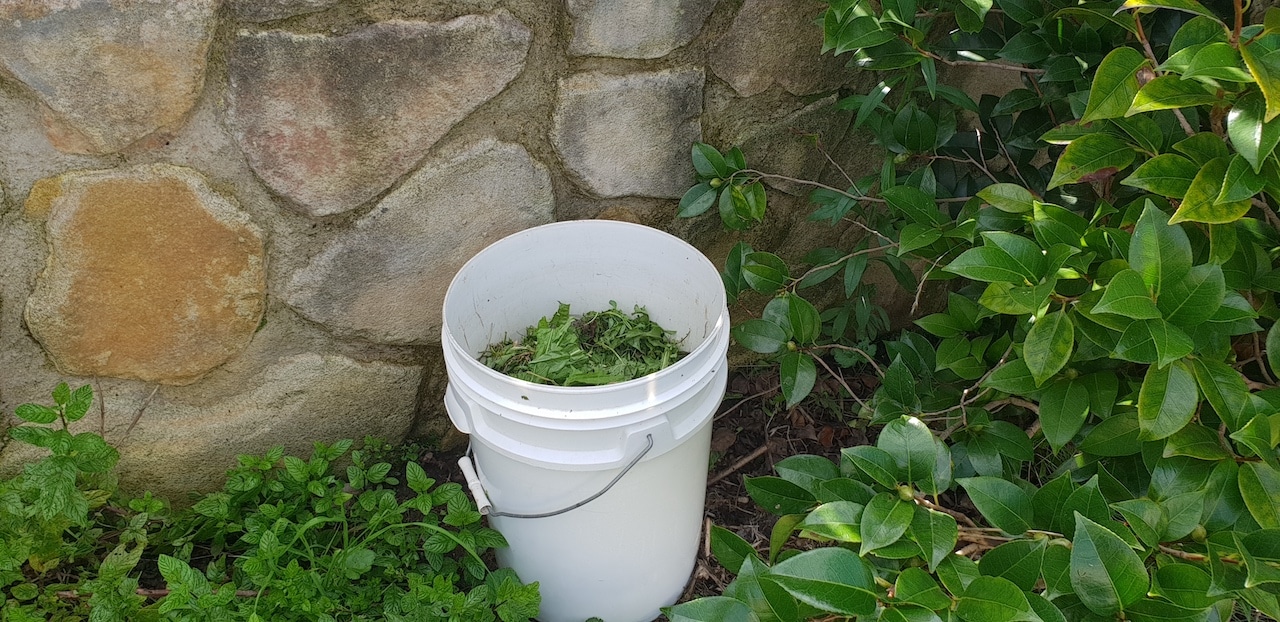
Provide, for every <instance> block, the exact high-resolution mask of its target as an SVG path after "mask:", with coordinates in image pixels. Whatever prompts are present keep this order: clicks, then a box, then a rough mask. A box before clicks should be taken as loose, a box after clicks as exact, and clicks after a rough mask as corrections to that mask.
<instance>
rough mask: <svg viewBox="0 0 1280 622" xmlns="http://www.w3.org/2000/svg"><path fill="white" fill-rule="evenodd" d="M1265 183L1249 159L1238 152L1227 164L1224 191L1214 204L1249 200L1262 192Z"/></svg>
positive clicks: (1223, 182)
mask: <svg viewBox="0 0 1280 622" xmlns="http://www.w3.org/2000/svg"><path fill="white" fill-rule="evenodd" d="M1265 185H1266V180H1265V179H1263V177H1262V176H1261V175H1259V174H1257V173H1255V172H1254V171H1253V169H1252V168H1250V165H1249V161H1248V160H1245V159H1244V157H1242V156H1241V155H1240V154H1236V155H1235V156H1233V157H1232V158H1231V164H1229V165H1228V166H1227V175H1226V177H1225V178H1224V179H1223V180H1222V192H1221V193H1219V194H1218V198H1217V199H1216V200H1214V205H1222V204H1224V203H1233V202H1236V201H1248V200H1249V199H1251V198H1253V195H1255V194H1258V193H1259V192H1261V191H1262V188H1263V186H1265ZM1246 211H1248V210H1246Z"/></svg>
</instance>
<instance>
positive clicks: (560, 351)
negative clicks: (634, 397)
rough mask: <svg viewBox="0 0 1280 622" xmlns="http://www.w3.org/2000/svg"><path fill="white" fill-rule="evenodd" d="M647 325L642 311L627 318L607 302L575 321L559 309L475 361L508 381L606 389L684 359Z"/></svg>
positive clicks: (667, 336)
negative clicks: (607, 304) (601, 387)
mask: <svg viewBox="0 0 1280 622" xmlns="http://www.w3.org/2000/svg"><path fill="white" fill-rule="evenodd" d="M673 335H674V333H673V332H672V331H668V330H664V329H663V328H662V327H661V326H659V325H658V324H657V323H655V322H654V321H653V320H651V319H649V313H648V312H647V311H645V309H644V307H639V306H637V307H636V308H635V311H634V312H633V313H632V314H631V315H627V314H626V313H624V312H623V311H621V310H620V309H618V303H616V302H613V301H610V308H609V309H607V310H605V311H591V312H589V313H584V314H583V315H582V316H581V317H574V316H573V315H572V314H571V313H570V312H569V305H567V304H564V303H561V304H560V308H559V309H558V310H557V311H556V312H555V314H554V315H552V316H551V317H550V318H546V317H544V318H542V319H541V320H539V321H538V324H537V326H530V327H529V329H528V331H526V334H525V336H524V338H523V339H520V340H516V341H513V340H511V339H505V340H503V341H502V342H500V343H496V344H493V345H492V346H490V347H489V348H488V349H487V350H485V352H484V353H483V354H482V355H481V356H480V361H481V362H482V363H484V364H485V365H488V366H489V367H492V368H493V369H496V370H498V371H500V372H502V373H504V374H506V375H508V376H511V377H514V378H519V379H521V380H527V381H529V382H536V383H539V384H554V385H559V386H588V385H600V384H611V383H614V382H625V381H627V380H634V379H636V378H640V377H641V376H647V375H649V374H652V373H653V372H656V371H658V370H660V369H662V368H664V367H667V366H668V365H671V364H672V363H674V362H676V361H678V360H680V357H682V356H684V353H683V352H681V351H680V344H679V342H678V341H676V340H675V339H673V338H672V336H673Z"/></svg>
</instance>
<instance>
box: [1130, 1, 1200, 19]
mask: <svg viewBox="0 0 1280 622" xmlns="http://www.w3.org/2000/svg"><path fill="white" fill-rule="evenodd" d="M1120 9H1121V10H1124V9H1173V10H1175V11H1185V12H1187V13H1191V14H1194V15H1202V16H1204V17H1208V18H1211V19H1217V16H1216V15H1214V14H1213V11H1210V10H1209V9H1206V8H1205V7H1204V5H1203V4H1200V3H1199V2H1196V0H1125V3H1124V4H1122V5H1120Z"/></svg>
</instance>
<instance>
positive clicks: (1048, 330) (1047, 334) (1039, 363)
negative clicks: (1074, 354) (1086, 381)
mask: <svg viewBox="0 0 1280 622" xmlns="http://www.w3.org/2000/svg"><path fill="white" fill-rule="evenodd" d="M1074 342H1075V327H1074V325H1073V324H1072V322H1071V317H1070V316H1069V315H1067V312H1066V311H1065V310H1061V311H1054V312H1052V313H1048V314H1046V315H1045V316H1044V317H1042V318H1040V319H1039V320H1038V321H1037V322H1036V323H1035V324H1034V325H1032V326H1031V330H1030V331H1028V332H1027V340H1026V342H1025V344H1024V345H1023V354H1022V356H1023V359H1024V360H1026V362H1027V369H1028V370H1029V371H1030V372H1031V377H1032V378H1034V379H1035V382H1036V385H1037V386H1038V385H1042V384H1044V383H1045V381H1046V380H1048V379H1049V378H1050V377H1052V376H1053V375H1054V374H1056V373H1058V371H1059V370H1061V369H1062V368H1063V366H1065V365H1066V364H1067V361H1068V360H1069V359H1070V358H1071V347H1072V344H1073V343H1074Z"/></svg>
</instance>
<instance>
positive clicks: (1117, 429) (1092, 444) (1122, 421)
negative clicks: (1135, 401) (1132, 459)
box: [1080, 412, 1140, 457]
mask: <svg viewBox="0 0 1280 622" xmlns="http://www.w3.org/2000/svg"><path fill="white" fill-rule="evenodd" d="M1139 433H1140V430H1139V425H1138V413H1135V412H1128V413H1117V415H1114V416H1111V417H1108V419H1105V420H1102V422H1101V424H1098V425H1097V426H1094V427H1093V429H1092V430H1089V434H1088V435H1085V436H1084V440H1082V442H1080V451H1082V452H1085V453H1091V454H1093V456H1108V457H1115V456H1132V454H1134V453H1138V449H1139V444H1138V434H1139Z"/></svg>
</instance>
